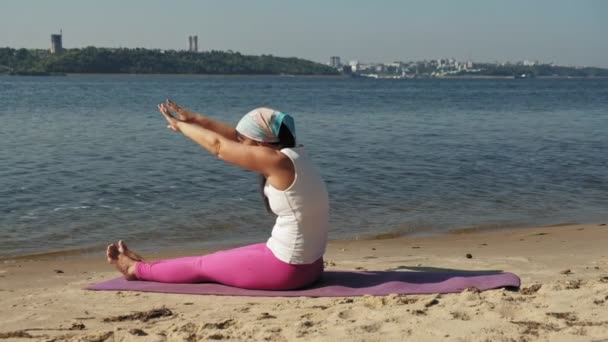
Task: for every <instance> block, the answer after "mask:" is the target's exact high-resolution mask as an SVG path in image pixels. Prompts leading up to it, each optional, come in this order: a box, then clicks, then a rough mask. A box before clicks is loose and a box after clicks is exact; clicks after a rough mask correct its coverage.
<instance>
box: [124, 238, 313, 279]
mask: <svg viewBox="0 0 608 342" xmlns="http://www.w3.org/2000/svg"><path fill="white" fill-rule="evenodd" d="M321 273H323V258H320V259H319V260H317V261H315V262H314V263H312V264H305V265H292V264H288V263H286V262H283V261H281V260H279V259H277V258H276V257H275V256H274V254H273V253H272V251H271V250H270V249H268V247H266V244H265V243H259V244H255V245H249V246H245V247H239V248H235V249H230V250H226V251H219V252H215V253H212V254H208V255H203V256H194V257H185V258H177V259H168V260H160V261H156V262H149V263H148V262H138V263H137V264H136V267H135V275H136V276H137V278H138V279H140V280H149V281H158V282H163V283H205V282H213V283H221V284H225V285H229V286H234V287H240V288H245V289H255V290H292V289H297V288H301V287H304V286H306V285H310V284H312V283H314V282H315V281H316V280H317V279H319V277H320V276H321Z"/></svg>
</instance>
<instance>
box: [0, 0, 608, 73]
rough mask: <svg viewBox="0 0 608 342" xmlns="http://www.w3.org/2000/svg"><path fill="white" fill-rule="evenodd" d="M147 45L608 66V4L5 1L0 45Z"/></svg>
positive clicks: (555, 0) (325, 56)
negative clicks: (191, 39)
mask: <svg viewBox="0 0 608 342" xmlns="http://www.w3.org/2000/svg"><path fill="white" fill-rule="evenodd" d="M60 29H61V30H63V45H64V47H67V48H76V47H85V46H98V47H128V48H135V47H144V48H158V49H176V50H181V49H187V48H188V36H189V35H198V42H199V43H198V44H199V50H233V51H239V52H241V53H243V54H254V55H259V54H272V55H275V56H284V57H301V58H306V59H310V60H314V61H317V62H323V63H326V62H328V61H329V57H330V56H340V57H341V58H342V61H343V62H348V61H351V60H358V61H360V62H393V61H414V60H424V59H437V58H448V57H451V58H455V59H457V60H469V59H470V60H473V61H476V62H494V61H498V62H506V61H513V62H514V61H520V60H531V61H533V60H538V61H541V62H554V63H556V64H560V65H577V66H599V67H608V1H605V0H570V1H567V0H457V1H456V0H454V1H450V0H443V1H439V0H419V1H407V0H384V1H383V0H377V1H370V0H367V1H361V0H348V1H347V0H306V1H295V0H178V1H169V0H130V1H129V0H104V1H93V0H53V1H47V0H2V1H0V47H5V46H10V47H14V48H21V47H24V48H49V47H50V34H51V33H58V32H59V30H60Z"/></svg>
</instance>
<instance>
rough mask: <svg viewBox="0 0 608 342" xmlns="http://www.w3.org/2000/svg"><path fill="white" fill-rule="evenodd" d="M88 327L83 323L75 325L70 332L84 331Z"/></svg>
mask: <svg viewBox="0 0 608 342" xmlns="http://www.w3.org/2000/svg"><path fill="white" fill-rule="evenodd" d="M85 328H86V326H85V325H84V324H83V323H82V322H78V323H74V324H72V326H71V327H70V328H69V329H68V330H84V329H85Z"/></svg>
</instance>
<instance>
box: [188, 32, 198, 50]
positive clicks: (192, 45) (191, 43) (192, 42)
mask: <svg viewBox="0 0 608 342" xmlns="http://www.w3.org/2000/svg"><path fill="white" fill-rule="evenodd" d="M188 51H190V52H198V36H188Z"/></svg>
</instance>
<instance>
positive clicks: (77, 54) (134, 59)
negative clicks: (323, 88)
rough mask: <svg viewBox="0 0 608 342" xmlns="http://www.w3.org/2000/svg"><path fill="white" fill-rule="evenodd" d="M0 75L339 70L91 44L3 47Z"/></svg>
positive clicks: (281, 60)
mask: <svg viewBox="0 0 608 342" xmlns="http://www.w3.org/2000/svg"><path fill="white" fill-rule="evenodd" d="M0 73H13V74H54V73H58V74H61V73H128V74H244V75H279V74H289V75H337V74H338V71H337V70H335V69H333V68H331V67H329V66H326V65H323V64H319V63H315V62H312V61H308V60H304V59H301V58H286V57H275V56H272V55H261V56H251V55H243V54H241V53H239V52H232V51H208V52H199V53H196V52H187V51H175V50H166V51H162V50H150V49H142V48H137V49H126V48H119V49H110V48H97V47H86V48H83V49H66V50H64V51H63V52H62V53H61V54H51V53H50V52H49V51H47V50H32V49H13V48H8V47H7V48H0Z"/></svg>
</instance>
